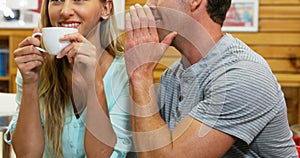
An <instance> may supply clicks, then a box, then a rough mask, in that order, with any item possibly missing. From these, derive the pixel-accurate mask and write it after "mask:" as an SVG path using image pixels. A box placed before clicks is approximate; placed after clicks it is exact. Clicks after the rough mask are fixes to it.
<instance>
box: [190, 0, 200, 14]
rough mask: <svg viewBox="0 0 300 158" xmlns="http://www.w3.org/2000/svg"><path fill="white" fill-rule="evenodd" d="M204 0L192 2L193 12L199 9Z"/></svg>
mask: <svg viewBox="0 0 300 158" xmlns="http://www.w3.org/2000/svg"><path fill="white" fill-rule="evenodd" d="M201 2H202V0H191V3H190V4H191V12H194V11H195V10H197V8H199V6H200V4H201Z"/></svg>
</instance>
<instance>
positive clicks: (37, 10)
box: [31, 0, 43, 13]
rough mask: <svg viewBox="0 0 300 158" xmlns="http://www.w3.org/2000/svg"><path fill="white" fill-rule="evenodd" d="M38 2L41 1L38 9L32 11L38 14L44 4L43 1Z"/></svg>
mask: <svg viewBox="0 0 300 158" xmlns="http://www.w3.org/2000/svg"><path fill="white" fill-rule="evenodd" d="M38 1H39V4H38V9H35V10H31V11H33V12H37V13H39V12H41V7H42V2H43V0H38Z"/></svg>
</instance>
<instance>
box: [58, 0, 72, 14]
mask: <svg viewBox="0 0 300 158" xmlns="http://www.w3.org/2000/svg"><path fill="white" fill-rule="evenodd" d="M60 14H61V15H62V16H64V17H66V18H68V17H70V16H73V15H74V6H73V3H72V0H65V2H64V3H63V4H62V8H61V11H60Z"/></svg>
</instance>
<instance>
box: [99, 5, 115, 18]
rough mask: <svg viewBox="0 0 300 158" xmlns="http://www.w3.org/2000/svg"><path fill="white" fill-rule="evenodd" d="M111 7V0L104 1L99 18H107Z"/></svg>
mask: <svg viewBox="0 0 300 158" xmlns="http://www.w3.org/2000/svg"><path fill="white" fill-rule="evenodd" d="M112 8H113V3H112V1H111V0H108V1H106V3H105V4H104V6H103V10H102V13H101V19H104V20H106V19H108V18H109V17H110V13H111V10H112Z"/></svg>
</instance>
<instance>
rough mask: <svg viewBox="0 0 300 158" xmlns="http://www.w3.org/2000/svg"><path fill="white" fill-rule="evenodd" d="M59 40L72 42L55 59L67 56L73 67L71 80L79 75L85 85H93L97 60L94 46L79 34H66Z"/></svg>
mask: <svg viewBox="0 0 300 158" xmlns="http://www.w3.org/2000/svg"><path fill="white" fill-rule="evenodd" d="M60 40H62V41H72V42H71V43H70V44H69V45H68V46H67V47H65V48H64V49H63V50H62V51H61V52H60V54H59V55H57V58H58V59H59V58H62V57H64V56H67V57H68V61H69V63H70V64H72V66H73V72H72V73H73V75H74V76H73V78H74V77H76V76H77V75H79V74H81V76H82V77H83V79H84V80H85V82H86V84H93V85H94V82H95V71H96V68H97V67H98V59H99V55H98V53H97V49H96V46H95V45H93V44H92V43H91V42H90V41H88V40H87V39H86V38H85V37H83V36H82V35H81V34H80V33H72V34H67V35H65V36H63V37H62V38H60Z"/></svg>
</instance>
